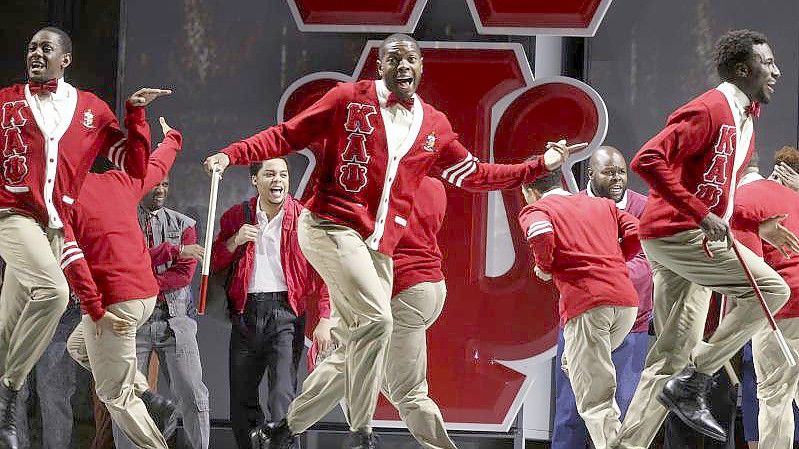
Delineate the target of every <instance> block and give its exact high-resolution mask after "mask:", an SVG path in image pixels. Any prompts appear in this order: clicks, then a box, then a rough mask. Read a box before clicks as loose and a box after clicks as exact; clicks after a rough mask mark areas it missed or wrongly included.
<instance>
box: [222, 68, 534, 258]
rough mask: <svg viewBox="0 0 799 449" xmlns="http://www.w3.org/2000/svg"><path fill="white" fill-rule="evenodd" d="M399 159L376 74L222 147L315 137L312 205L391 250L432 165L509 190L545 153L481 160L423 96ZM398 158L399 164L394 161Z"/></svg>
mask: <svg viewBox="0 0 799 449" xmlns="http://www.w3.org/2000/svg"><path fill="white" fill-rule="evenodd" d="M415 98H416V100H415V105H414V107H413V124H412V125H411V129H410V133H409V135H408V138H407V139H406V140H405V141H404V143H403V145H406V146H407V147H408V152H407V153H406V154H405V156H403V157H402V159H401V160H399V161H398V160H393V159H392V160H389V159H390V155H389V151H388V148H387V144H386V132H385V127H384V125H383V120H382V116H381V114H380V104H379V102H378V98H377V93H376V90H375V82H374V81H368V80H367V81H359V82H357V83H340V84H338V85H337V86H336V87H334V88H333V89H331V90H330V91H329V92H328V93H327V94H325V96H324V97H322V98H321V99H319V100H318V101H317V102H316V103H314V104H313V105H311V106H310V107H309V108H307V109H306V110H304V111H302V112H301V113H299V114H297V115H296V116H294V117H293V118H291V119H290V120H288V121H286V122H283V123H280V124H278V125H276V126H273V127H271V128H268V129H266V130H264V131H261V132H259V133H258V134H256V135H254V136H252V137H249V138H247V139H244V140H242V141H240V142H237V143H234V144H232V145H230V146H228V147H227V148H225V149H224V150H223V152H224V153H225V154H227V155H228V156H229V157H230V161H231V163H232V164H248V163H250V162H252V161H260V160H265V159H270V158H274V157H278V156H283V155H285V154H287V153H289V152H292V151H299V150H302V149H304V148H306V147H308V146H309V145H310V144H312V143H315V142H322V143H321V144H320V145H318V146H314V150H315V151H316V160H317V169H316V170H317V173H318V186H317V189H316V191H315V193H314V195H313V197H312V198H311V199H310V201H308V203H307V207H308V209H309V210H310V211H312V212H313V213H314V214H316V215H318V216H319V217H322V218H325V219H327V220H330V221H332V222H333V223H336V224H340V225H343V226H347V227H349V228H351V229H353V230H355V231H356V232H358V233H359V234H360V235H361V236H362V237H363V239H364V242H365V243H366V244H367V246H368V247H369V248H371V249H372V250H375V251H380V252H382V253H384V254H386V255H389V256H390V255H392V254H393V253H394V248H395V247H396V245H397V242H399V240H400V238H401V237H402V235H403V234H404V233H405V230H406V229H407V224H408V218H409V217H410V214H411V210H412V208H413V201H414V199H415V197H414V194H415V193H416V190H417V189H418V188H419V185H420V184H421V182H422V178H424V176H425V175H426V174H428V172H429V173H430V174H431V175H434V176H441V177H442V178H443V179H444V180H446V181H447V182H449V183H451V184H452V185H454V186H456V187H462V188H464V189H469V190H475V191H487V190H498V189H508V188H514V187H518V186H520V185H521V184H522V183H523V182H525V181H532V180H534V179H536V178H538V177H540V176H541V175H543V174H544V173H546V168H545V167H544V164H543V162H542V159H541V158H540V157H539V158H536V159H535V160H533V161H530V162H525V163H522V164H515V165H499V164H485V163H481V162H480V161H479V160H477V158H475V157H474V156H472V155H471V154H470V153H469V151H468V150H466V148H464V147H463V145H461V144H460V142H458V140H457V137H458V136H457V134H455V132H454V131H453V130H452V126H451V125H450V123H449V120H447V117H446V116H445V115H444V114H443V113H441V112H439V111H437V110H436V109H435V108H433V107H432V106H430V105H429V104H427V103H424V102H423V101H422V100H421V99H420V98H418V96H415ZM392 164H398V165H396V169H393V168H392Z"/></svg>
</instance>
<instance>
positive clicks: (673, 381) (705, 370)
mask: <svg viewBox="0 0 799 449" xmlns="http://www.w3.org/2000/svg"><path fill="white" fill-rule="evenodd" d="M716 65H717V71H718V73H719V76H720V77H721V79H722V80H723V82H722V83H721V84H720V85H719V86H718V87H716V88H714V89H711V90H709V91H707V92H705V93H704V94H702V95H700V96H699V97H697V98H695V99H693V100H691V101H690V102H688V103H687V104H685V105H684V106H682V107H680V108H679V109H677V111H675V112H674V113H672V115H671V116H670V117H669V119H668V121H667V124H666V128H664V129H663V130H662V131H661V132H660V133H659V134H658V135H656V136H655V137H653V138H652V139H650V140H649V142H647V143H645V144H644V146H643V147H642V148H641V150H640V151H639V152H638V154H637V155H636V156H635V158H634V159H633V162H632V169H633V170H634V171H635V172H637V173H638V174H639V175H640V176H641V178H643V179H644V181H646V182H647V183H648V184H649V186H650V198H649V201H648V202H647V205H646V209H645V210H644V214H643V216H642V217H641V223H640V233H641V240H642V246H643V248H644V251H645V253H646V255H647V257H648V258H649V261H650V264H651V265H652V273H653V278H654V312H653V313H654V316H655V330H656V332H657V335H658V337H657V340H656V342H655V344H654V345H653V347H652V348H651V350H650V351H649V354H648V356H647V360H646V362H647V363H646V368H645V369H644V372H643V374H642V375H641V381H640V383H639V384H638V388H637V390H636V392H635V395H634V397H633V401H632V405H631V406H630V408H629V410H628V411H627V415H626V416H625V418H624V424H623V426H622V430H621V434H620V440H619V447H621V448H635V449H642V448H646V447H648V446H649V444H650V443H651V442H652V439H653V438H654V436H655V434H656V433H657V431H658V428H659V427H660V425H661V424H662V422H663V420H664V418H665V417H666V413H667V411H669V410H670V411H672V412H674V413H675V414H676V415H677V416H678V417H680V418H681V419H682V420H683V421H685V423H686V424H688V425H689V426H691V427H693V428H694V429H695V430H697V431H699V432H702V433H704V434H706V435H708V436H710V437H712V438H715V439H718V440H720V441H726V439H727V435H726V432H725V431H724V429H723V428H722V427H721V426H720V425H719V423H718V422H717V421H716V419H715V418H714V417H713V415H712V414H711V413H710V410H709V409H708V405H707V404H708V397H707V395H708V388H709V386H710V382H711V380H712V377H711V376H712V375H713V373H715V372H716V371H718V370H719V369H720V368H721V367H722V365H723V364H724V363H725V362H726V361H727V360H729V359H730V358H731V357H732V356H733V355H734V354H735V353H736V352H737V351H738V350H739V349H740V348H741V347H742V346H743V345H744V343H746V342H747V340H749V339H750V338H751V337H752V335H753V334H754V333H755V332H757V331H759V330H761V329H765V328H766V326H767V323H766V320H765V317H764V316H763V312H762V311H761V310H760V305H759V303H758V300H757V298H756V297H755V293H754V291H753V290H752V287H751V286H750V284H749V282H748V280H747V277H746V275H745V274H744V270H743V267H742V266H741V263H740V262H739V261H738V258H737V257H736V255H735V252H734V251H733V249H732V244H733V241H732V239H731V238H730V227H729V223H728V222H729V219H730V217H731V216H732V213H733V200H734V198H733V197H734V194H735V186H736V184H737V182H738V179H739V178H740V177H741V175H742V173H743V171H744V170H745V168H746V166H747V162H748V161H749V158H750V157H751V153H752V151H753V149H754V131H753V120H754V118H755V117H756V116H757V115H758V114H759V107H760V104H761V103H768V102H769V100H770V99H771V95H772V92H773V86H774V84H775V83H776V81H777V78H779V76H780V71H779V69H778V68H777V65H776V63H775V61H774V55H773V53H772V51H771V48H770V47H769V45H768V43H767V40H766V37H765V36H764V35H762V34H760V33H756V32H752V31H749V30H738V31H731V32H728V33H726V34H725V35H724V36H722V37H721V39H720V40H719V42H718V44H717V48H716ZM744 212H746V211H744ZM779 221H780V218H779V217H772V218H768V219H766V220H762V219H761V218H759V217H751V219H750V220H749V221H748V222H747V225H749V226H751V228H752V229H759V233H760V236H761V237H762V238H764V239H765V240H767V241H769V242H772V243H773V244H774V245H775V246H778V247H782V246H785V245H789V246H790V247H791V248H792V249H793V250H795V251H799V241H797V239H796V236H794V235H793V234H792V233H791V232H790V231H788V230H787V229H785V228H784V227H783V226H781V225H780V224H779ZM739 249H740V252H741V254H742V256H743V258H744V261H745V263H746V264H747V265H748V266H749V268H750V269H751V270H752V274H753V275H754V278H755V279H756V280H757V282H758V285H759V286H760V289H761V290H762V292H763V296H764V298H765V300H766V303H767V304H768V306H769V308H770V309H771V310H774V311H776V310H779V308H780V307H782V305H783V304H785V302H786V301H787V300H788V296H789V289H788V286H787V285H786V284H785V282H784V281H783V280H782V278H781V277H780V276H779V274H777V273H776V272H775V271H774V270H773V269H772V268H771V267H769V266H768V264H766V263H765V262H764V261H763V260H762V259H760V258H758V257H757V256H756V255H755V254H753V253H752V252H751V251H750V250H748V249H747V248H745V247H742V246H739ZM711 290H714V291H717V292H719V293H721V294H724V295H726V296H727V297H728V298H730V300H731V301H733V302H734V304H735V307H734V308H733V309H732V311H731V312H730V313H729V314H728V315H727V316H726V318H725V319H724V320H723V321H722V322H721V323H720V325H719V327H718V329H717V330H716V332H715V333H714V334H713V335H712V336H711V337H710V339H709V340H708V341H707V342H701V338H702V330H703V328H704V324H705V316H706V315H707V308H708V304H709V298H710V291H711Z"/></svg>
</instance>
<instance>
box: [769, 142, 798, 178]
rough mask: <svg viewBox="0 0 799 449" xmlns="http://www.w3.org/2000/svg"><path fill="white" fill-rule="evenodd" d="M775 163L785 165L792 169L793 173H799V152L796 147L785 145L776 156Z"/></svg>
mask: <svg viewBox="0 0 799 449" xmlns="http://www.w3.org/2000/svg"><path fill="white" fill-rule="evenodd" d="M774 163H775V164H780V163H782V164H785V165H787V166H788V167H791V168H792V169H793V171H795V172H799V150H797V149H796V147H793V146H790V145H785V146H784V147H782V148H780V149H779V150H778V151H777V154H775V155H774Z"/></svg>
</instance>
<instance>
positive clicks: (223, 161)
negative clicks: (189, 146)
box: [203, 153, 230, 175]
mask: <svg viewBox="0 0 799 449" xmlns="http://www.w3.org/2000/svg"><path fill="white" fill-rule="evenodd" d="M203 165H204V166H205V170H206V171H207V172H208V174H209V175H210V174H211V173H213V172H214V170H216V171H218V172H219V173H220V174H221V173H223V172H224V171H225V169H226V168H227V166H228V165H230V157H228V155H227V154H225V153H216V154H212V155H211V156H208V157H207V158H205V161H204V162H203Z"/></svg>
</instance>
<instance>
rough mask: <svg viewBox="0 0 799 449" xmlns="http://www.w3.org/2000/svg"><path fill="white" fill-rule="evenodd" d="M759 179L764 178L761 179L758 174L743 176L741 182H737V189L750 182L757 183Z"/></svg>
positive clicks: (751, 173)
mask: <svg viewBox="0 0 799 449" xmlns="http://www.w3.org/2000/svg"><path fill="white" fill-rule="evenodd" d="M761 179H765V178H763V176H761V175H760V173H758V172H750V173H747V174H745V175H743V177H742V178H741V180H740V181H738V186H737V187H741V186H742V185H746V184H749V183H750V182H754V181H759V180H761Z"/></svg>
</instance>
